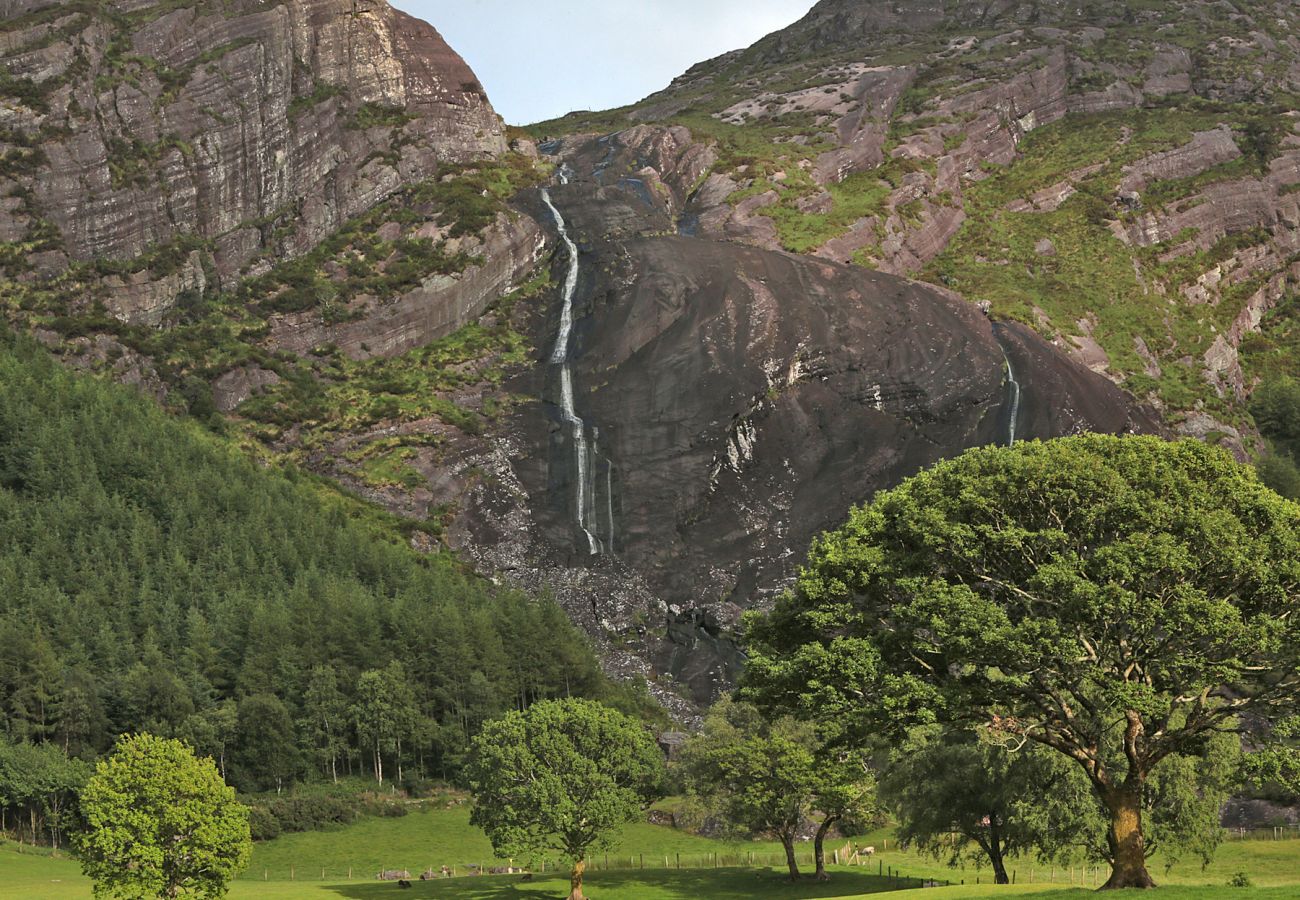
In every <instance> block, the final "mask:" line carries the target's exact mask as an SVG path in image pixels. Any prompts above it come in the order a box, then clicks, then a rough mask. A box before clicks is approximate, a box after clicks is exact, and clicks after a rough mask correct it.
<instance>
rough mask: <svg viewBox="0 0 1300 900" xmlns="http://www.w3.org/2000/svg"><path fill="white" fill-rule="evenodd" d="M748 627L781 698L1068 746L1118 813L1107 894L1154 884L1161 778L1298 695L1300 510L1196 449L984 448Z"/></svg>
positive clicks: (769, 696) (886, 512)
mask: <svg viewBox="0 0 1300 900" xmlns="http://www.w3.org/2000/svg"><path fill="white" fill-rule="evenodd" d="M750 637H751V642H752V646H751V649H752V651H753V653H752V656H751V659H750V668H749V674H748V676H747V677H748V678H749V680H750V690H751V691H752V692H754V693H756V694H757V695H759V696H761V697H763V698H764V699H765V700H766V701H767V702H772V703H774V704H777V705H780V706H785V707H793V708H796V709H798V710H800V711H801V712H802V713H803V714H806V715H810V716H818V717H834V718H835V719H837V720H839V721H841V722H845V723H848V724H849V725H850V726H851V727H853V728H855V729H856V730H857V731H858V733H859V734H860V735H863V736H866V735H874V734H877V733H879V732H880V731H881V730H883V729H885V728H893V729H895V730H896V729H897V728H898V727H899V725H901V724H906V723H915V722H919V721H925V720H930V721H934V720H938V721H940V722H946V723H952V724H956V725H962V726H964V727H972V726H978V727H982V728H985V729H986V730H987V732H988V733H989V734H990V735H991V736H992V737H993V738H994V739H999V740H1002V741H1003V742H1004V743H1006V744H1008V745H1009V746H1015V745H1018V744H1019V743H1021V742H1033V743H1036V744H1039V745H1041V746H1043V747H1046V748H1050V749H1051V750H1053V751H1055V752H1057V753H1059V754H1061V755H1062V756H1063V757H1064V758H1065V759H1068V760H1070V761H1071V762H1072V763H1073V764H1074V765H1076V766H1077V767H1078V768H1079V770H1080V771H1081V772H1082V773H1083V774H1084V776H1085V777H1086V778H1087V779H1088V782H1089V784H1090V785H1091V788H1092V790H1093V791H1094V793H1095V795H1096V797H1097V799H1098V801H1099V802H1100V804H1101V806H1102V808H1103V809H1104V810H1105V816H1106V840H1105V849H1106V857H1107V858H1108V859H1109V860H1110V862H1111V867H1112V871H1111V876H1110V879H1109V880H1108V881H1107V883H1106V887H1108V888H1123V887H1151V886H1153V881H1152V879H1151V876H1150V875H1149V874H1148V872H1147V868H1146V858H1147V855H1148V843H1147V834H1146V830H1145V828H1144V824H1143V811H1144V803H1143V797H1144V793H1145V792H1146V791H1147V789H1148V786H1149V785H1150V783H1151V781H1152V778H1153V775H1155V774H1156V773H1158V772H1159V771H1160V770H1161V767H1162V766H1165V765H1167V764H1169V765H1172V763H1171V762H1170V761H1171V760H1175V759H1176V758H1178V757H1183V758H1193V759H1194V758H1196V757H1206V756H1207V754H1209V752H1210V751H1209V749H1208V748H1209V747H1210V745H1211V743H1212V741H1213V740H1214V739H1215V737H1216V735H1218V734H1220V733H1222V732H1224V731H1231V730H1234V729H1237V728H1239V727H1241V723H1242V722H1243V721H1248V720H1249V719H1251V718H1256V719H1260V718H1262V719H1265V720H1276V719H1277V718H1279V717H1281V716H1282V715H1284V714H1285V713H1286V712H1287V711H1289V710H1294V709H1295V708H1296V706H1297V705H1298V704H1300V506H1297V505H1295V504H1294V503H1291V502H1289V501H1286V500H1283V499H1282V498H1280V497H1278V496H1277V495H1276V494H1274V493H1273V492H1272V491H1270V490H1268V489H1267V488H1266V487H1264V486H1263V485H1262V484H1260V483H1259V482H1258V481H1257V480H1256V479H1255V477H1254V475H1253V473H1251V472H1250V471H1249V470H1247V469H1245V468H1244V467H1242V466H1240V465H1238V464H1237V463H1236V462H1234V461H1233V460H1232V459H1231V458H1230V457H1229V456H1228V455H1227V454H1226V453H1224V452H1222V451H1220V450H1217V449H1214V448H1211V447H1208V446H1206V445H1204V444H1201V443H1198V442H1192V441H1184V442H1180V443H1168V442H1165V441H1161V440H1158V439H1155V438H1137V437H1129V438H1116V437H1104V436H1099V435H1088V436H1083V437H1076V438H1067V439H1064V440H1060V441H1052V442H1049V443H1038V442H1030V443H1025V444H1017V445H1016V446H1015V447H1012V448H996V449H995V448H989V449H982V450H974V451H971V452H969V453H967V454H965V455H963V456H961V457H959V458H958V459H955V460H951V461H948V462H944V463H940V464H939V465H937V466H935V467H934V468H933V469H931V470H930V471H927V472H924V473H922V474H920V475H918V476H916V477H915V478H912V479H910V480H909V481H907V482H905V483H904V484H903V485H902V486H900V487H899V488H897V489H896V490H893V491H889V492H886V493H883V494H880V495H879V496H877V498H876V499H875V501H874V502H873V503H872V504H871V505H870V506H868V507H865V508H861V509H857V510H855V511H854V512H853V513H852V514H851V515H850V518H849V521H848V523H847V524H846V525H845V526H844V527H843V528H841V529H840V530H838V531H836V532H833V533H830V534H828V535H825V536H824V537H823V538H821V539H820V540H819V541H818V542H817V543H816V544H815V545H814V547H813V549H812V552H811V554H810V558H809V563H808V566H807V568H806V569H805V570H804V571H803V572H802V573H801V576H800V578H799V582H798V586H797V590H796V591H795V592H794V593H793V594H791V595H790V596H788V597H787V598H785V599H784V600H783V601H782V602H781V603H780V604H778V607H777V609H776V610H775V611H774V613H773V614H772V615H771V616H770V617H769V618H767V619H766V620H756V621H755V622H754V623H753V626H752V628H751V634H750Z"/></svg>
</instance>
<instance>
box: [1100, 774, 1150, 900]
mask: <svg viewBox="0 0 1300 900" xmlns="http://www.w3.org/2000/svg"><path fill="white" fill-rule="evenodd" d="M1141 797H1142V786H1141V782H1139V783H1138V784H1136V785H1125V786H1123V787H1119V788H1116V789H1114V790H1112V791H1110V792H1109V793H1108V794H1107V795H1106V796H1104V797H1103V798H1102V799H1103V801H1104V802H1105V804H1106V809H1107V810H1108V811H1109V812H1110V833H1109V834H1107V835H1106V838H1107V842H1108V843H1109V844H1110V850H1111V855H1112V862H1111V870H1110V878H1109V879H1108V880H1107V882H1106V883H1105V884H1103V885H1102V886H1101V889H1102V890H1104V891H1113V890H1118V889H1120V888H1153V887H1155V886H1156V883H1155V882H1154V881H1152V880H1151V875H1150V874H1149V873H1148V872H1147V854H1146V839H1145V838H1144V837H1143V836H1142V802H1141Z"/></svg>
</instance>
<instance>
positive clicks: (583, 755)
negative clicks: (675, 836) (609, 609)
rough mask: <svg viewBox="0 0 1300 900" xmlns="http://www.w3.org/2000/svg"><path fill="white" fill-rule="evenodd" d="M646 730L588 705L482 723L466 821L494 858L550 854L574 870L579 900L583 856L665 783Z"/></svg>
mask: <svg viewBox="0 0 1300 900" xmlns="http://www.w3.org/2000/svg"><path fill="white" fill-rule="evenodd" d="M663 770H664V760H663V754H662V753H661V752H660V750H659V748H658V747H657V746H656V745H655V743H654V741H653V740H652V739H651V737H650V734H649V733H648V732H647V731H646V728H645V726H643V725H642V724H641V723H640V722H638V721H636V720H635V719H632V718H629V717H628V716H626V715H624V714H623V713H620V712H618V711H617V710H613V709H610V708H609V707H607V706H603V705H601V704H599V703H595V702H592V701H589V700H577V699H573V700H547V701H543V702H541V703H536V704H534V705H533V706H531V707H529V708H528V709H527V710H526V711H523V712H518V711H516V712H511V713H508V714H507V715H505V716H504V717H503V718H501V719H498V720H497V721H494V722H489V723H488V724H487V725H486V726H484V728H483V730H482V732H480V733H479V735H478V737H476V738H475V739H474V745H473V754H472V756H471V761H470V765H469V770H468V771H469V781H470V787H471V790H472V791H473V792H474V811H473V813H472V814H471V817H470V822H471V823H472V824H474V825H477V826H479V827H481V828H482V829H483V830H484V832H486V833H487V836H488V838H489V839H490V840H491V841H492V846H493V848H494V849H495V850H496V852H497V853H498V854H499V855H501V856H508V857H515V856H519V857H526V856H529V855H531V854H535V853H540V852H545V851H554V852H558V853H560V854H562V855H563V856H564V857H565V858H567V859H569V860H571V861H572V863H573V871H572V892H571V893H570V895H569V896H570V900H581V898H582V897H583V893H582V876H583V871H584V870H585V867H586V860H587V854H588V853H589V852H591V851H592V850H595V849H600V848H602V847H607V846H609V843H610V841H611V840H612V839H613V838H614V837H615V836H616V835H617V829H618V828H619V826H621V825H624V824H627V823H629V822H632V821H635V820H637V819H638V818H640V817H641V815H642V813H643V809H644V806H645V804H646V803H647V802H648V801H649V800H650V799H652V798H653V797H654V796H655V794H656V792H658V791H659V790H660V789H661V787H662V783H663Z"/></svg>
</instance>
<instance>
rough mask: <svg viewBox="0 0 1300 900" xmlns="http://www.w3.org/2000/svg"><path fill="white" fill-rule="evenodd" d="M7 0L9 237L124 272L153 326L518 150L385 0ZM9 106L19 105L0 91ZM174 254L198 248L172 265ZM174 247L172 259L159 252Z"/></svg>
mask: <svg viewBox="0 0 1300 900" xmlns="http://www.w3.org/2000/svg"><path fill="white" fill-rule="evenodd" d="M61 13H62V10H61V5H59V4H50V3H37V2H22V3H11V4H10V8H9V10H8V16H7V19H6V21H5V22H4V24H3V26H2V28H3V31H2V32H0V38H2V40H0V71H4V72H5V73H6V74H7V76H8V77H9V78H10V79H11V83H16V84H21V85H23V86H24V90H23V91H22V92H21V95H20V96H13V97H0V155H3V154H4V153H5V152H6V151H10V150H12V149H14V148H15V147H17V146H19V145H18V138H17V136H19V135H21V136H22V143H24V144H27V145H31V146H33V147H34V148H35V151H36V153H37V154H38V155H36V156H33V157H32V158H31V160H30V165H28V166H26V167H25V169H26V171H13V170H12V167H10V168H9V169H6V170H4V171H0V184H3V183H5V182H8V183H9V189H7V190H3V191H2V192H3V193H4V194H5V195H6V196H8V195H10V194H11V193H12V192H13V190H15V188H16V189H18V190H21V191H24V192H25V195H26V196H27V197H28V198H29V199H28V201H27V203H26V204H25V205H24V207H23V208H22V209H21V210H17V211H15V213H13V214H11V216H10V219H9V221H8V222H7V223H6V224H7V225H8V226H9V227H8V228H7V229H6V230H11V231H18V232H36V231H42V230H44V231H48V230H49V229H51V228H52V229H54V231H55V232H57V235H58V238H57V240H47V241H46V242H47V243H48V244H49V245H50V246H51V247H55V248H57V251H58V252H59V253H61V254H64V255H65V257H66V259H67V260H68V261H85V260H91V259H96V260H110V261H121V262H123V263H126V264H128V265H129V268H130V269H131V272H130V275H129V276H128V277H121V278H119V279H118V280H117V281H114V282H111V283H108V284H107V285H106V287H107V296H106V305H107V307H108V310H109V312H110V313H111V314H113V315H115V316H117V317H118V318H121V319H123V320H126V321H131V322H145V323H156V322H157V321H159V319H160V317H161V315H162V314H163V313H164V312H165V311H166V310H167V309H168V308H169V307H170V306H171V305H172V304H173V303H174V301H175V299H176V297H177V296H178V295H179V294H181V293H182V292H184V291H187V290H191V291H192V290H197V291H200V292H202V291H204V290H212V289H216V288H218V287H220V288H226V287H229V286H230V285H231V284H232V283H233V282H234V281H236V280H237V279H238V278H239V276H240V275H241V274H242V273H244V272H247V271H248V270H249V269H250V268H251V267H256V266H260V265H264V263H263V262H262V261H263V260H266V259H270V260H278V259H283V258H286V257H292V256H296V255H299V254H301V253H303V252H304V251H306V250H308V249H310V248H312V247H314V246H315V245H316V244H318V243H319V242H320V241H321V240H322V239H324V238H325V237H326V236H327V235H329V234H330V233H332V232H333V231H335V230H336V229H337V228H338V227H339V226H340V225H341V224H342V223H343V222H344V221H346V220H347V219H348V218H350V217H352V216H355V215H357V214H358V213H360V212H362V211H364V210H367V209H369V208H370V207H372V206H374V205H375V204H376V203H377V202H378V201H380V200H382V199H384V198H385V197H387V196H388V195H389V194H391V193H392V192H393V191H394V190H395V189H397V188H398V187H399V186H400V185H402V184H404V183H409V182H411V181H415V180H419V179H421V178H426V177H429V176H430V175H432V174H433V173H435V172H436V171H437V170H438V169H439V167H440V166H441V165H442V164H444V163H446V162H456V161H471V160H478V159H485V158H489V157H493V156H496V155H499V154H501V153H502V152H504V151H505V149H506V144H505V139H504V136H503V126H502V123H501V121H500V119H499V118H498V117H497V116H496V114H495V113H494V112H493V110H492V108H491V106H490V105H489V103H488V101H487V98H486V97H485V96H484V94H483V91H482V88H481V87H480V86H479V83H478V81H477V79H476V78H475V77H474V74H473V73H472V72H471V71H470V69H469V67H468V66H466V65H465V63H464V61H463V60H461V58H460V57H459V56H457V55H456V53H455V52H453V51H452V50H451V49H450V48H449V47H448V46H447V44H446V43H445V42H444V41H443V40H442V38H441V37H440V36H439V35H438V33H437V32H436V31H435V30H434V29H433V28H432V27H431V26H429V25H427V24H425V23H423V22H420V21H418V20H416V19H413V18H411V17H410V16H407V15H406V14H404V13H401V12H398V11H397V10H394V9H392V8H391V7H390V6H388V4H387V3H385V2H383V0H287V2H271V3H267V2H262V0H234V2H224V3H214V2H207V0H196V2H194V3H192V4H190V5H188V6H183V7H179V8H178V5H177V4H152V3H144V2H126V0H117V2H110V3H102V4H85V3H75V4H66V14H61ZM0 93H5V92H4V91H0ZM178 246H185V247H186V248H187V249H188V250H193V251H195V254H194V256H195V258H194V259H187V260H186V261H185V262H184V264H183V265H182V266H179V267H178V266H176V265H175V264H174V263H173V262H171V260H170V258H168V259H163V258H160V257H164V256H166V257H171V256H173V255H174V253H173V251H174V249H175V248H177V247H178ZM160 248H166V249H167V252H165V253H162V252H160Z"/></svg>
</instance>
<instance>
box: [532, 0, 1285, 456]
mask: <svg viewBox="0 0 1300 900" xmlns="http://www.w3.org/2000/svg"><path fill="white" fill-rule="evenodd" d="M1297 25H1300V13H1297V11H1296V9H1295V7H1294V6H1293V5H1292V4H1287V3H1272V2H1253V3H1237V4H1228V3H1212V2H1196V0H1185V2H1175V0H1169V2H1154V3H1144V4H1140V5H1135V4H1130V3H1118V2H1104V0H1100V2H1084V3H1056V2H1020V3H1016V2H984V3H971V2H949V3H939V2H895V3H875V2H870V3H867V2H847V0H846V2H829V0H828V2H822V3H819V4H818V5H817V6H816V7H814V8H813V10H812V11H811V12H810V13H809V14H808V15H807V16H806V17H805V18H804V19H802V20H801V21H799V22H798V23H796V24H795V25H793V26H791V27H790V28H788V29H786V30H784V31H782V32H779V33H777V34H774V35H771V36H769V37H767V38H765V39H763V40H762V41H760V42H758V43H757V44H756V45H754V46H753V47H751V48H749V49H747V50H744V51H738V52H736V53H732V54H728V55H725V56H723V57H720V58H718V59H716V60H712V61H710V62H708V63H703V64H701V65H699V66H697V67H695V68H694V69H692V70H691V71H690V72H688V73H686V74H685V75H683V76H682V77H681V78H679V79H678V80H677V81H676V82H674V83H673V85H672V86H670V87H669V88H668V89H666V90H665V91H663V92H661V93H659V94H656V95H654V96H652V97H650V98H648V99H647V100H646V101H644V102H643V103H641V104H637V105H635V106H633V107H629V108H626V109H623V110H617V111H614V112H612V113H609V114H600V115H596V116H590V115H578V116H575V117H572V118H570V119H568V120H561V121H558V122H554V123H544V124H542V125H540V126H538V127H537V129H536V131H537V133H538V134H546V135H549V134H558V133H563V132H571V131H586V130H596V129H599V130H601V131H617V130H620V129H621V128H626V127H627V126H628V125H633V124H652V125H655V126H657V127H670V126H674V125H677V126H685V127H687V128H689V129H690V130H691V133H692V135H693V139H694V140H695V141H697V142H698V143H700V144H701V145H707V146H710V147H712V148H714V149H713V152H714V155H715V156H716V157H717V159H716V161H715V162H714V164H713V165H712V166H710V168H709V177H708V179H706V180H705V181H704V182H703V183H702V184H701V185H699V186H698V189H697V190H696V191H695V193H694V194H693V196H692V200H691V203H690V204H689V208H688V210H687V212H688V214H689V215H691V216H694V217H698V218H699V220H700V222H701V228H702V233H703V234H705V235H712V236H717V237H723V238H725V239H728V240H739V241H745V242H748V243H753V244H756V245H759V246H765V247H770V248H777V247H780V248H784V249H787V250H791V251H794V252H800V253H811V254H813V255H816V256H818V257H821V258H826V259H832V260H837V261H841V262H848V261H852V262H856V263H858V264H862V265H868V266H870V267H873V268H876V269H879V270H881V271H886V272H892V273H896V274H903V275H908V276H914V277H920V278H922V279H924V280H927V281H929V282H932V283H936V284H942V285H944V286H946V287H950V288H952V289H954V290H957V291H959V292H960V293H962V294H963V295H964V296H966V297H967V298H968V299H970V300H972V301H976V302H985V303H987V304H989V305H990V306H991V307H992V311H993V313H994V315H995V316H997V317H998V318H1001V319H1014V320H1017V321H1020V322H1022V323H1024V324H1026V325H1029V326H1031V327H1033V328H1035V329H1036V330H1038V331H1039V332H1040V333H1042V334H1043V335H1044V336H1045V337H1048V338H1049V339H1051V340H1052V341H1053V342H1054V343H1055V344H1056V345H1057V346H1058V347H1060V348H1061V349H1062V350H1064V351H1065V352H1068V353H1070V354H1071V355H1072V356H1073V357H1074V358H1075V359H1076V360H1077V361H1079V362H1081V363H1083V364H1085V365H1087V366H1088V367H1089V368H1092V369H1094V370H1095V371H1098V372H1101V373H1103V374H1105V375H1107V376H1108V377H1110V378H1111V379H1112V380H1114V381H1116V382H1117V383H1120V384H1122V385H1123V386H1124V387H1126V388H1127V389H1128V390H1129V391H1130V392H1131V393H1133V394H1134V395H1136V396H1138V397H1141V398H1142V399H1144V400H1148V401H1150V402H1152V403H1154V404H1156V405H1157V406H1158V407H1159V408H1160V409H1161V410H1163V412H1164V413H1165V415H1166V416H1167V417H1168V419H1169V420H1170V421H1171V423H1172V424H1173V425H1174V426H1175V427H1176V428H1177V429H1178V430H1179V431H1180V432H1181V433H1186V434H1191V435H1195V436H1198V437H1205V436H1207V435H1215V436H1219V437H1220V438H1221V439H1223V440H1226V441H1227V442H1228V444H1229V445H1230V446H1232V447H1233V448H1234V449H1235V451H1236V452H1237V453H1238V454H1239V455H1240V456H1242V457H1243V458H1245V456H1247V455H1248V451H1249V448H1250V446H1251V445H1252V444H1253V442H1254V430H1253V427H1252V422H1251V419H1250V416H1249V415H1248V412H1247V409H1246V407H1247V400H1248V395H1249V394H1250V393H1251V389H1252V387H1253V386H1254V385H1255V384H1257V383H1258V382H1259V381H1260V380H1261V379H1265V378H1271V377H1276V376H1277V375H1278V374H1279V373H1280V372H1285V371H1293V370H1294V353H1293V351H1292V350H1291V349H1290V347H1289V346H1288V347H1286V348H1278V347H1276V346H1269V343H1270V341H1269V340H1268V339H1261V338H1260V336H1262V335H1265V334H1266V333H1268V332H1269V331H1270V329H1269V328H1268V327H1267V325H1268V322H1266V319H1267V320H1269V321H1279V324H1280V322H1281V320H1285V319H1286V318H1287V313H1286V311H1285V310H1286V307H1287V305H1288V303H1289V298H1290V296H1291V293H1292V291H1291V287H1290V286H1291V284H1292V283H1293V281H1294V277H1295V273H1296V271H1297V270H1296V269H1295V268H1294V266H1295V262H1296V249H1297V240H1296V236H1295V231H1296V224H1297V222H1298V221H1300V219H1298V217H1297V212H1298V210H1300V207H1298V206H1297V199H1296V197H1295V196H1294V194H1295V191H1294V185H1295V184H1296V183H1297V182H1300V138H1297V136H1296V134H1295V124H1296V123H1295V114H1294V112H1293V110H1294V108H1295V107H1296V103H1295V99H1296V92H1297V91H1298V90H1300V37H1297ZM1279 307H1280V308H1279ZM1283 330H1284V331H1286V333H1288V334H1289V329H1285V328H1284V329H1283ZM1243 344H1245V352H1246V353H1247V354H1248V357H1249V358H1245V359H1243V357H1242V352H1243V350H1242V347H1243ZM1252 349H1259V350H1265V351H1267V352H1264V353H1254V354H1251V353H1250V351H1251V350H1252Z"/></svg>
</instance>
